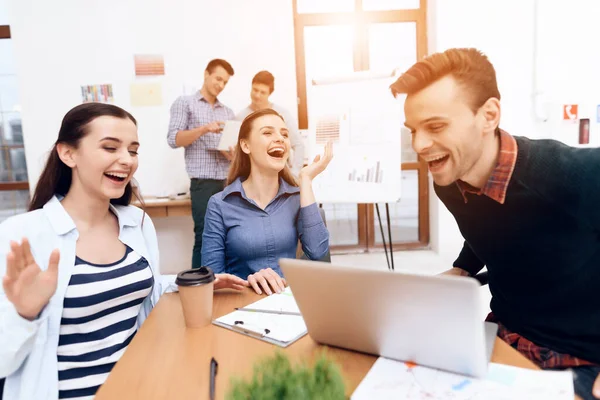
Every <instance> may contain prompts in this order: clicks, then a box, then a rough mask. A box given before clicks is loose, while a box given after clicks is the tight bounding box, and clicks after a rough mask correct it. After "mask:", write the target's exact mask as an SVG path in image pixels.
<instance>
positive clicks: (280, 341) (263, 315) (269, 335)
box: [213, 287, 307, 347]
mask: <svg viewBox="0 0 600 400" xmlns="http://www.w3.org/2000/svg"><path fill="white" fill-rule="evenodd" d="M244 309H245V310H247V311H244ZM259 310H260V311H259ZM264 311H269V312H264ZM213 324H215V325H217V326H221V327H223V328H227V329H231V330H233V331H236V332H239V333H242V334H244V335H247V336H251V337H253V338H256V339H260V340H263V341H265V342H268V343H272V344H274V345H277V346H280V347H287V346H289V345H290V344H292V343H294V342H295V341H297V340H298V339H300V338H301V337H302V336H304V335H306V333H307V329H306V324H305V323H304V318H302V315H301V314H300V310H299V309H298V306H297V305H296V301H295V300H294V295H293V294H292V291H291V289H290V288H289V287H288V288H286V289H285V291H283V292H282V293H281V294H273V295H271V296H268V297H265V298H263V299H260V300H258V301H256V302H254V303H252V304H249V305H247V306H246V307H243V308H240V309H238V310H234V311H233V312H231V313H229V314H227V315H224V316H222V317H220V318H217V319H216V320H214V321H213Z"/></svg>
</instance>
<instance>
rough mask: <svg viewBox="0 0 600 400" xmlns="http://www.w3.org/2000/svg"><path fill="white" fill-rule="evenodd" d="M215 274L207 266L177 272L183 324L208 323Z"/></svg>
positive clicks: (199, 326)
mask: <svg viewBox="0 0 600 400" xmlns="http://www.w3.org/2000/svg"><path fill="white" fill-rule="evenodd" d="M214 282H215V274H214V272H213V271H212V269H210V268H208V267H201V268H195V269H188V270H185V271H181V272H180V273H178V274H177V279H175V283H176V284H177V286H179V298H180V299H181V307H182V308H183V317H184V318H185V325H186V326H187V327H188V328H202V327H204V326H207V325H209V324H210V322H211V320H212V310H213V288H214Z"/></svg>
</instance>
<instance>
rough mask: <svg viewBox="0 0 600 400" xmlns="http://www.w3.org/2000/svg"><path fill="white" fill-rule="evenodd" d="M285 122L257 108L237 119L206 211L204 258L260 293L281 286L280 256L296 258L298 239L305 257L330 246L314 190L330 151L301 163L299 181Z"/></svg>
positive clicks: (317, 254)
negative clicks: (220, 184) (227, 161)
mask: <svg viewBox="0 0 600 400" xmlns="http://www.w3.org/2000/svg"><path fill="white" fill-rule="evenodd" d="M289 152H290V139H289V132H288V128H287V126H286V124H285V122H284V120H283V118H282V117H281V115H279V114H278V113H277V112H276V111H274V110H272V109H269V108H267V109H262V110H260V111H256V112H254V113H252V114H250V115H248V116H247V117H246V118H245V119H244V121H243V122H242V126H241V127H240V133H239V137H238V143H237V146H236V149H235V155H234V159H233V162H232V165H231V169H230V171H229V176H228V179H227V185H228V186H227V187H226V188H225V190H223V191H222V192H220V193H217V194H216V195H214V196H212V197H211V199H210V201H209V202H208V208H207V211H206V218H205V221H206V222H205V228H204V237H203V240H202V243H203V244H202V260H203V263H204V265H206V266H208V267H211V268H212V269H213V270H214V271H215V272H227V273H230V274H233V275H236V276H238V277H240V278H243V279H247V280H248V283H249V284H250V285H252V287H253V288H254V290H255V291H256V292H257V293H259V294H261V293H262V292H263V291H264V292H266V293H267V294H272V293H273V292H276V293H279V292H280V291H282V290H283V289H284V288H285V281H284V280H283V276H282V272H281V269H280V268H279V265H278V260H279V259H280V258H294V257H295V255H296V247H297V244H298V239H300V242H301V243H302V248H303V250H304V253H305V254H306V255H307V256H308V258H309V259H313V260H318V259H320V258H322V257H323V256H324V255H325V254H326V253H327V252H328V251H329V233H328V232H327V228H326V227H325V223H324V222H323V219H322V218H321V214H320V213H319V209H318V206H317V204H316V202H315V196H314V193H313V189H312V181H313V179H314V178H315V177H316V176H317V175H319V174H320V173H321V172H323V171H324V170H325V168H326V167H327V165H328V164H329V162H330V161H331V158H332V156H333V153H332V145H331V143H329V144H327V146H325V154H324V156H323V157H317V158H316V159H315V161H314V162H313V163H312V164H310V165H308V166H306V167H304V168H303V169H302V170H301V171H300V174H299V176H298V183H297V182H296V180H295V179H294V177H293V176H292V174H291V172H290V170H289V167H288V166H287V159H288V157H289Z"/></svg>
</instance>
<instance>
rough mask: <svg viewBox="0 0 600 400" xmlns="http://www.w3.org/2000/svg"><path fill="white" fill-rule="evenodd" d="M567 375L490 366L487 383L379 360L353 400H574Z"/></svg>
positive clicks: (382, 359)
mask: <svg viewBox="0 0 600 400" xmlns="http://www.w3.org/2000/svg"><path fill="white" fill-rule="evenodd" d="M573 392H574V391H573V381H572V374H571V373H570V372H568V371H534V370H526V369H522V368H516V367H510V366H506V365H500V364H494V363H491V364H490V367H489V371H488V376H487V377H486V378H485V379H475V378H470V377H467V376H464V375H458V374H453V373H449V372H444V371H439V370H436V369H432V368H426V367H421V366H417V365H414V364H411V363H403V362H398V361H393V360H388V359H384V358H379V359H378V360H377V362H376V363H375V365H373V367H372V368H371V371H369V373H368V374H367V376H366V377H365V379H364V380H363V382H361V384H360V385H359V387H358V388H357V389H356V391H355V392H354V393H353V395H352V399H353V400H371V399H378V400H379V399H382V400H386V399H389V400H392V399H394V400H396V399H411V400H437V399H452V400H513V399H528V400H538V399H539V400H542V399H552V400H562V399H569V400H570V399H573V396H574V394H573Z"/></svg>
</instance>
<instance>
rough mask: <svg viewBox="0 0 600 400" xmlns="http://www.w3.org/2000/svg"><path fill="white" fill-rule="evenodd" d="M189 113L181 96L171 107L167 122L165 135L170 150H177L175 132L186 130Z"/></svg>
mask: <svg viewBox="0 0 600 400" xmlns="http://www.w3.org/2000/svg"><path fill="white" fill-rule="evenodd" d="M188 120H189V111H188V106H187V103H186V101H185V98H184V97H183V96H180V97H178V98H177V100H175V101H174V102H173V105H172V106H171V120H170V121H169V132H168V133H167V143H168V144H169V146H171V148H173V149H175V148H177V144H176V142H175V138H176V137H177V132H179V131H184V130H187V129H188Z"/></svg>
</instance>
